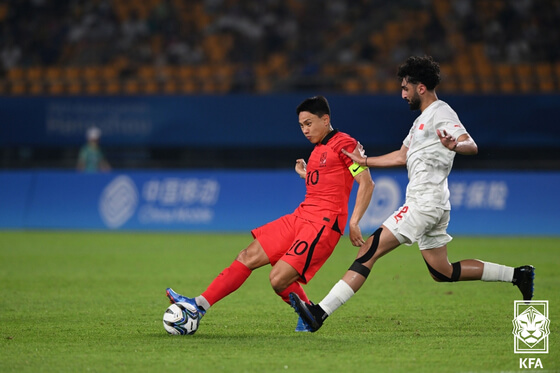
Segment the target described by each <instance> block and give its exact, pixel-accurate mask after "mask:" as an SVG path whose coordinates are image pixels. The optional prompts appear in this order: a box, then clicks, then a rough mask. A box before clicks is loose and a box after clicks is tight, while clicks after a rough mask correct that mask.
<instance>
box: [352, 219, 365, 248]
mask: <svg viewBox="0 0 560 373" xmlns="http://www.w3.org/2000/svg"><path fill="white" fill-rule="evenodd" d="M350 242H352V245H353V246H356V247H360V246H362V245H363V244H364V243H365V241H364V238H363V237H362V231H361V229H360V226H359V225H358V224H350Z"/></svg>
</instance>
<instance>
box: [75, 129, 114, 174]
mask: <svg viewBox="0 0 560 373" xmlns="http://www.w3.org/2000/svg"><path fill="white" fill-rule="evenodd" d="M100 138H101V130H100V129H99V128H97V127H90V128H88V130H87V132H86V139H87V143H86V144H85V145H84V146H82V148H81V149H80V154H79V156H78V165H77V168H78V170H79V171H83V172H100V171H102V172H106V171H110V170H111V166H110V165H109V162H107V159H106V158H105V155H104V154H103V152H102V151H101V148H100V147H99V139H100Z"/></svg>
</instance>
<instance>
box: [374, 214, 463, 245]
mask: <svg viewBox="0 0 560 373" xmlns="http://www.w3.org/2000/svg"><path fill="white" fill-rule="evenodd" d="M383 225H384V226H385V227H387V228H388V229H389V230H390V231H391V233H393V235H394V236H395V237H396V238H397V239H398V240H399V242H400V243H401V244H403V243H404V244H405V245H408V246H410V245H412V244H413V243H415V242H418V247H419V248H420V250H427V249H435V248H437V247H441V246H444V245H445V244H447V243H448V242H450V241H451V240H452V239H453V237H451V236H450V235H448V234H447V226H448V225H449V210H444V209H441V208H438V207H422V208H420V207H418V206H415V205H413V204H406V203H405V204H404V205H403V206H401V207H400V208H399V209H398V210H397V211H395V212H394V213H393V214H391V216H389V217H388V218H387V220H385V222H384V223H383Z"/></svg>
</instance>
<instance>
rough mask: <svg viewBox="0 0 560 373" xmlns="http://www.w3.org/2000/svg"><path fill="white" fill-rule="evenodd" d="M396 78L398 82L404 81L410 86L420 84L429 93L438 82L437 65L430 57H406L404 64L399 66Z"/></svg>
mask: <svg viewBox="0 0 560 373" xmlns="http://www.w3.org/2000/svg"><path fill="white" fill-rule="evenodd" d="M397 76H398V77H399V81H402V80H403V79H406V80H407V81H408V82H410V83H412V84H418V83H422V84H424V85H425V86H426V88H428V90H430V91H431V90H433V89H434V88H435V87H436V86H437V85H438V84H439V82H440V74H439V64H438V63H437V62H436V61H434V60H433V58H432V57H430V56H424V57H419V56H412V57H408V59H407V60H406V62H405V63H403V64H402V65H400V66H399V70H398V72H397Z"/></svg>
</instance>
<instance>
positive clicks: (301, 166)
mask: <svg viewBox="0 0 560 373" xmlns="http://www.w3.org/2000/svg"><path fill="white" fill-rule="evenodd" d="M295 170H296V172H297V174H298V175H299V177H301V178H302V179H305V176H306V174H307V163H305V160H304V159H303V158H300V159H296V167H295Z"/></svg>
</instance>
